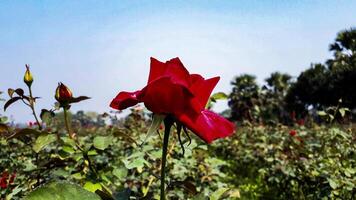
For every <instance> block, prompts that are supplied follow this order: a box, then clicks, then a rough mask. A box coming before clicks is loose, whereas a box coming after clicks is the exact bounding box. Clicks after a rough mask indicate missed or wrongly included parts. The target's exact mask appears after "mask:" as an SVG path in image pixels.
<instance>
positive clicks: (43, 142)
mask: <svg viewBox="0 0 356 200" xmlns="http://www.w3.org/2000/svg"><path fill="white" fill-rule="evenodd" d="M56 140H57V137H56V136H55V135H54V134H42V135H40V136H38V138H37V139H36V141H35V144H34V145H33V147H32V149H33V150H34V151H35V152H36V153H38V152H40V151H41V150H42V149H43V148H44V147H46V146H47V145H49V144H50V143H52V142H54V141H56Z"/></svg>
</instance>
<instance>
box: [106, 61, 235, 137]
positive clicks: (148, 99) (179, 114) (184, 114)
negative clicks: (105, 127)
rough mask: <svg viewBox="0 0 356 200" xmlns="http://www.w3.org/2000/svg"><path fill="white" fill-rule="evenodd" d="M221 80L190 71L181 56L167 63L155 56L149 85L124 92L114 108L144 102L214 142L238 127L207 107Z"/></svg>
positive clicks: (113, 102) (150, 107)
mask: <svg viewBox="0 0 356 200" xmlns="http://www.w3.org/2000/svg"><path fill="white" fill-rule="evenodd" d="M219 79H220V78H219V77H214V78H210V79H204V78H203V77H202V76H201V75H199V74H189V72H188V70H187V69H186V68H185V67H184V66H183V64H182V62H181V61H180V60H179V58H174V59H172V60H169V61H167V62H166V63H163V62H160V61H158V60H156V59H154V58H151V69H150V74H149V77H148V83H147V86H145V87H144V88H143V89H142V90H138V91H135V92H120V93H119V94H118V95H117V96H116V97H115V98H114V99H113V100H112V102H111V104H110V107H112V108H114V109H118V110H122V109H125V108H127V107H130V106H134V105H136V104H137V103H140V102H143V103H144V104H145V106H146V107H147V108H148V109H149V110H151V111H152V112H153V113H156V114H166V115H168V114H169V115H172V116H174V118H175V119H176V120H177V121H179V122H180V123H182V124H183V125H185V126H186V127H187V128H189V129H190V130H192V131H193V132H194V133H195V134H197V135H198V136H199V137H200V138H201V139H203V140H204V141H205V142H207V143H211V142H212V141H213V140H215V139H218V138H223V137H227V136H230V135H231V134H232V133H233V132H234V130H235V127H234V124H233V123H231V122H230V121H228V120H226V119H225V118H223V117H221V116H219V115H218V114H216V113H214V112H212V111H209V110H206V109H205V105H206V103H207V101H208V99H209V97H210V94H211V92H212V90H213V89H214V87H215V85H216V84H217V82H218V81H219Z"/></svg>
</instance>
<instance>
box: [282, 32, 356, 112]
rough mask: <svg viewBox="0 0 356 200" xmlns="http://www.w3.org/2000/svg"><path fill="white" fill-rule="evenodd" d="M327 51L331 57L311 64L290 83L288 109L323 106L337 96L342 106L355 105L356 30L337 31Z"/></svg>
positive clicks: (334, 99) (355, 106) (287, 97)
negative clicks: (330, 52)
mask: <svg viewBox="0 0 356 200" xmlns="http://www.w3.org/2000/svg"><path fill="white" fill-rule="evenodd" d="M330 51H332V52H333V55H334V56H333V58H332V59H329V60H327V61H326V63H325V65H323V64H314V65H312V66H311V67H310V68H309V69H307V70H305V71H304V72H302V73H301V74H300V75H299V77H298V78H297V81H296V82H295V83H294V84H292V86H291V88H290V89H289V91H288V94H287V96H286V102H287V104H288V108H289V109H290V110H298V111H299V112H303V111H304V112H305V111H306V109H307V108H308V107H309V106H313V108H315V109H324V108H326V107H328V106H332V105H336V104H338V102H339V99H342V106H347V107H349V108H352V109H353V108H356V55H355V52H356V29H355V28H351V29H349V30H344V31H341V32H339V33H338V35H337V37H336V39H335V42H334V43H332V44H331V45H330Z"/></svg>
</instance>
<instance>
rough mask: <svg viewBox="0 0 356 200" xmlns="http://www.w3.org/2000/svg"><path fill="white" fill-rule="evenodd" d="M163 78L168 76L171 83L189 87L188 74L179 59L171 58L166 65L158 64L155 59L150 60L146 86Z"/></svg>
mask: <svg viewBox="0 0 356 200" xmlns="http://www.w3.org/2000/svg"><path fill="white" fill-rule="evenodd" d="M163 76H169V77H171V79H172V81H173V82H175V83H179V84H181V85H184V86H186V87H189V84H190V75H189V72H188V70H187V69H186V68H185V67H184V65H183V63H182V62H181V61H180V60H179V58H173V59H171V60H169V61H167V62H166V63H163V62H160V61H158V60H157V59H155V58H151V65H150V74H149V76H148V84H149V83H151V82H152V81H154V80H157V79H159V78H161V77H163Z"/></svg>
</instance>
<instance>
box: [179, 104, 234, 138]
mask: <svg viewBox="0 0 356 200" xmlns="http://www.w3.org/2000/svg"><path fill="white" fill-rule="evenodd" d="M178 120H179V121H180V122H181V123H183V124H184V125H185V126H186V127H187V128H189V129H190V130H191V131H193V132H194V133H195V134H196V135H198V136H199V137H200V138H201V139H202V140H204V141H205V142H207V143H211V142H212V141H214V140H216V139H219V138H224V137H227V136H230V135H232V134H233V132H234V131H235V125H234V124H233V123H231V122H230V121H228V120H227V119H225V118H224V117H222V116H220V115H218V114H216V113H214V112H212V111H209V110H203V111H201V113H200V115H199V116H198V117H197V118H195V119H194V117H191V115H190V114H182V115H179V116H178Z"/></svg>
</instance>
